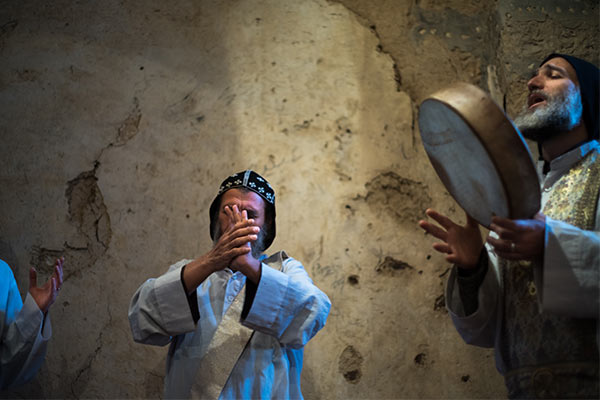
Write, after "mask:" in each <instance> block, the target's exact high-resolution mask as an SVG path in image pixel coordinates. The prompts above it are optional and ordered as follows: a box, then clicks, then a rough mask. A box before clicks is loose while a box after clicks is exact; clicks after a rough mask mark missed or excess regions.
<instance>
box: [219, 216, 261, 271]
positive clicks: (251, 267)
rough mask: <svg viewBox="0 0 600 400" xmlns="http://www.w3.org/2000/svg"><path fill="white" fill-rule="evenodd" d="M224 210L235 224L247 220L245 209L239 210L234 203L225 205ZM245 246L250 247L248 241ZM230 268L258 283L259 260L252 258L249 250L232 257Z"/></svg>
mask: <svg viewBox="0 0 600 400" xmlns="http://www.w3.org/2000/svg"><path fill="white" fill-rule="evenodd" d="M225 212H226V213H227V215H229V216H230V218H231V220H232V222H234V223H236V224H239V223H243V222H244V221H248V213H247V212H246V210H242V211H241V212H240V210H239V209H238V207H237V206H236V205H233V207H232V208H229V207H227V208H226V209H225ZM250 221H251V220H250ZM246 246H247V247H248V249H250V250H251V249H252V248H251V245H250V242H248V243H247V244H246ZM231 268H232V269H234V270H236V271H240V272H241V273H243V274H244V275H246V277H247V278H248V279H250V280H252V281H253V282H254V283H258V279H259V278H260V261H258V260H257V259H256V258H254V256H253V255H252V252H251V251H250V252H247V253H245V254H242V255H239V256H237V257H236V258H234V259H233V260H232V261H231Z"/></svg>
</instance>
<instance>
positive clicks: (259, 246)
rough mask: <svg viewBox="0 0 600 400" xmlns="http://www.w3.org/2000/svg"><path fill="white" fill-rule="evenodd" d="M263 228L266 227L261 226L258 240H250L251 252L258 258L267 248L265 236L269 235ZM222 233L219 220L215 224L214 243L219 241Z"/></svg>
mask: <svg viewBox="0 0 600 400" xmlns="http://www.w3.org/2000/svg"><path fill="white" fill-rule="evenodd" d="M263 228H264V227H261V228H260V231H259V232H258V235H257V238H256V240H255V241H254V242H250V249H251V250H250V253H251V254H252V257H254V258H256V259H257V260H258V259H259V258H260V256H261V255H262V253H263V251H264V250H265V237H266V236H267V234H266V232H265V230H264V229H263ZM221 235H222V233H221V225H220V224H219V223H218V222H217V223H216V224H215V228H214V232H213V237H214V240H213V245H215V244H216V243H217V241H218V240H219V238H220V237H221Z"/></svg>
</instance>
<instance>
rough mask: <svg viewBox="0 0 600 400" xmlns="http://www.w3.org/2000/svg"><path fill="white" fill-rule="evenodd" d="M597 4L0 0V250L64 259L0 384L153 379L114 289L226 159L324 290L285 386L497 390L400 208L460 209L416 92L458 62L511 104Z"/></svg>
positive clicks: (588, 21)
mask: <svg viewBox="0 0 600 400" xmlns="http://www.w3.org/2000/svg"><path fill="white" fill-rule="evenodd" d="M550 3H551V4H550ZM597 16H598V5H597V3H596V2H592V1H576V2H566V1H552V2H542V1H537V2H534V1H532V2H525V1H506V0H501V1H486V2H483V4H481V2H478V1H458V0H456V1H446V2H435V1H429V0H422V1H418V0H414V1H408V0H405V1H400V2H391V1H387V0H380V1H365V0H343V1H339V2H326V1H322V0H315V1H302V2H294V1H274V0H272V1H251V0H242V1H237V2H218V1H201V2H195V1H183V0H181V1H177V2H176V4H172V5H170V6H169V7H167V6H166V5H165V4H164V3H163V2H159V1H145V2H141V1H138V2H117V1H105V2H102V4H99V3H98V2H70V1H55V2H52V3H48V2H38V1H24V2H18V3H17V2H11V3H8V2H4V4H3V7H2V8H1V9H0V55H1V56H2V60H3V61H2V64H0V118H1V120H2V122H3V123H2V124H0V137H1V138H2V146H1V147H0V155H1V157H2V160H3V165H2V169H0V183H1V184H2V190H1V191H0V210H2V211H1V212H0V258H2V259H4V260H6V261H7V262H8V263H9V264H10V265H11V266H12V267H13V269H14V270H15V275H16V277H17V280H18V282H19V286H20V288H21V290H22V292H23V293H24V292H25V290H26V287H27V270H28V266H29V265H30V264H35V265H37V266H38V267H39V269H40V270H41V273H42V275H45V276H47V275H48V274H49V273H50V266H51V262H52V259H53V258H55V257H57V256H58V255H60V254H64V255H65V257H66V259H67V264H66V270H65V277H66V281H65V285H64V289H63V290H62V291H61V293H60V296H59V298H58V300H57V302H56V304H55V305H54V306H53V308H52V309H51V315H52V320H53V325H54V337H53V339H52V341H51V343H50V346H49V350H48V356H47V361H46V363H45V365H44V366H43V368H42V370H41V371H40V373H39V374H38V376H37V377H36V378H35V379H34V380H33V381H32V382H30V383H29V384H27V385H25V386H24V387H22V388H20V389H17V390H15V391H12V392H5V393H2V395H1V396H3V397H63V398H81V397H100V398H115V397H120V398H122V397H158V396H160V393H161V390H162V377H163V371H164V361H165V353H166V348H151V347H147V346H142V345H138V344H135V343H133V342H132V340H131V334H130V332H129V326H128V323H127V306H128V302H129V300H130V298H131V295H132V294H133V292H134V291H135V289H136V288H137V287H138V286H139V285H140V284H141V283H142V282H143V281H144V280H145V279H147V278H149V277H155V276H158V275H159V274H161V273H162V272H164V271H165V269H166V268H167V266H168V265H169V264H170V263H172V262H174V261H177V260H178V259H180V258H183V257H195V256H198V255H200V254H202V253H203V252H204V251H206V250H207V249H208V248H209V246H210V240H209V235H208V225H207V223H208V215H207V208H208V205H209V204H210V201H211V200H212V198H213V196H214V193H215V191H216V188H217V185H218V184H219V182H220V181H221V180H222V179H223V178H224V176H225V175H227V173H229V172H234V171H238V170H241V169H244V168H247V167H249V168H253V169H256V170H257V171H258V172H260V173H261V174H264V175H265V176H266V177H267V178H268V179H269V180H270V181H271V183H272V184H273V185H274V187H275V189H276V191H277V195H278V199H277V201H278V203H277V207H278V236H277V239H276V240H275V242H274V244H273V246H272V248H271V249H272V250H278V249H286V250H287V251H288V252H289V253H290V254H291V255H292V256H293V257H295V258H297V259H299V260H301V261H302V262H303V263H304V265H305V267H306V269H307V270H308V272H309V274H310V275H311V276H312V278H313V279H314V281H315V282H316V283H317V285H318V286H319V287H321V288H322V289H323V290H324V291H325V292H326V293H328V295H329V296H330V298H331V300H332V302H333V308H332V311H331V315H330V317H329V320H328V323H327V326H326V327H325V329H324V330H323V331H322V332H320V333H319V334H318V335H317V336H316V337H315V339H313V341H311V342H310V343H309V345H308V346H307V347H306V351H305V367H304V371H303V392H304V394H305V397H307V398H331V397H336V398H366V397H369V398H382V397H385V398H407V397H410V398H415V397H428V398H433V397H502V396H504V395H505V390H504V388H503V384H502V379H501V377H499V376H498V374H497V373H496V371H495V369H494V362H493V355H492V353H491V352H490V351H489V350H484V349H477V348H473V347H470V346H467V345H465V344H463V343H462V341H461V339H460V338H459V336H458V334H457V333H456V332H455V331H454V328H453V327H452V324H451V322H450V320H449V317H448V315H447V313H446V312H445V309H444V298H443V283H444V280H445V277H446V275H447V272H448V266H447V265H446V264H445V262H444V261H443V258H442V257H440V256H439V255H437V254H433V252H432V251H431V250H430V243H431V239H430V238H428V237H425V236H424V235H423V234H422V233H421V232H420V231H419V229H418V228H417V225H416V222H417V220H418V219H419V218H421V217H422V215H423V210H424V209H425V208H426V207H427V206H429V205H431V206H434V207H436V208H438V209H439V210H441V211H443V212H447V213H449V214H451V215H452V216H455V217H457V218H458V219H460V218H462V215H461V213H460V210H458V209H457V207H456V206H455V204H454V202H453V201H452V199H451V198H450V197H449V196H448V194H447V193H446V192H445V190H444V189H443V187H442V186H441V184H440V183H439V181H438V179H437V177H436V176H435V174H434V172H433V169H432V168H431V167H430V165H429V163H428V161H427V158H426V156H425V155H424V152H423V150H422V148H421V144H420V141H419V133H418V127H417V126H416V124H415V115H416V112H417V106H418V104H419V103H420V102H421V101H422V100H423V99H424V98H425V97H426V96H427V95H428V94H430V93H432V92H433V91H435V90H437V89H438V88H440V87H441V86H445V85H448V84H450V83H451V82H453V81H457V80H463V81H468V82H472V83H475V84H478V85H480V86H481V87H483V88H484V89H486V90H488V91H490V92H491V93H492V95H493V96H494V98H495V99H496V100H497V101H498V102H499V103H500V104H506V106H507V109H508V111H509V112H514V111H515V110H516V109H518V106H517V105H518V104H519V102H520V101H522V99H523V84H524V82H525V79H526V76H527V75H528V74H529V73H531V70H532V68H534V66H535V65H536V63H537V62H538V61H539V60H541V58H542V57H543V56H544V55H545V54H546V53H547V52H549V51H551V50H561V51H568V52H572V53H574V54H577V55H581V56H584V57H587V58H588V59H592V60H593V61H595V62H597V61H598V39H597V38H598V37H599V36H600V35H598V18H597Z"/></svg>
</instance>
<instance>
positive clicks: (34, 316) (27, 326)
mask: <svg viewBox="0 0 600 400" xmlns="http://www.w3.org/2000/svg"><path fill="white" fill-rule="evenodd" d="M44 318H45V316H44V313H43V312H42V310H40V308H39V307H38V305H37V303H36V302H35V300H34V299H33V297H32V296H31V294H29V292H27V296H26V297H25V302H24V303H23V308H22V309H21V311H20V313H19V318H18V319H17V320H18V326H19V331H20V332H21V334H22V335H23V336H24V337H35V336H37V334H38V333H40V332H41V331H42V322H44ZM48 320H49V319H48ZM48 322H49V321H48ZM48 329H49V330H48ZM48 329H44V332H42V334H43V335H44V334H45V335H44V336H46V335H47V336H48V338H49V337H50V335H51V333H52V330H51V328H48Z"/></svg>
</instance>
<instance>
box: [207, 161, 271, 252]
mask: <svg viewBox="0 0 600 400" xmlns="http://www.w3.org/2000/svg"><path fill="white" fill-rule="evenodd" d="M235 188H245V189H248V190H251V191H253V192H254V193H256V194H258V195H259V196H260V197H262V199H263V200H264V201H265V219H266V221H265V225H266V229H267V231H266V233H265V243H264V244H265V249H266V248H268V247H269V246H270V245H271V243H273V239H275V191H274V190H273V188H272V187H271V185H270V184H269V182H267V180H266V179H265V178H263V177H262V176H260V175H259V174H257V173H256V172H254V171H252V170H249V169H248V170H245V171H242V172H238V173H235V174H233V175H231V176H229V177H227V178H226V179H225V180H224V181H223V182H222V183H221V186H220V187H219V191H218V192H217V196H216V197H215V199H214V200H213V202H212V204H211V205H210V211H209V212H210V237H211V239H213V240H214V237H213V235H214V228H215V224H216V223H217V221H218V215H219V206H220V205H221V197H222V196H223V193H225V192H226V191H228V190H229V189H235ZM264 228H265V227H263V229H264Z"/></svg>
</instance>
